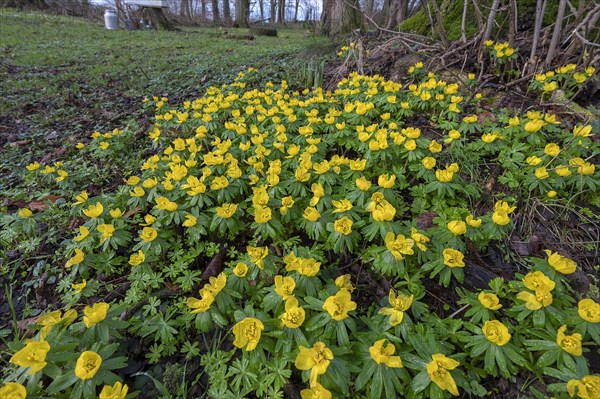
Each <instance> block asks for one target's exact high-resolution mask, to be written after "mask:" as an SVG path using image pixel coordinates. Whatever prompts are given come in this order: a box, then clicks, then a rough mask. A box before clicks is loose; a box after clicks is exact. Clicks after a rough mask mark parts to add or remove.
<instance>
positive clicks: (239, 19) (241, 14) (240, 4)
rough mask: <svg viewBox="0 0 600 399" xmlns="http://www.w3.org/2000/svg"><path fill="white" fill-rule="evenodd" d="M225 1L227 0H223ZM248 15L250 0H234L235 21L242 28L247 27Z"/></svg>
mask: <svg viewBox="0 0 600 399" xmlns="http://www.w3.org/2000/svg"><path fill="white" fill-rule="evenodd" d="M225 2H227V0H225ZM249 17H250V1H249V0H236V1H235V22H236V24H237V25H239V26H240V27H242V28H247V27H248V18H249Z"/></svg>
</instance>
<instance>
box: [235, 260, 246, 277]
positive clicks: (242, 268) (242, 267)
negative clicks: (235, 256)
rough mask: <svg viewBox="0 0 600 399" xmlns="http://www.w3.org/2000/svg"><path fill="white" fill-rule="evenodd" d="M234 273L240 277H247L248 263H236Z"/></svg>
mask: <svg viewBox="0 0 600 399" xmlns="http://www.w3.org/2000/svg"><path fill="white" fill-rule="evenodd" d="M233 274H235V275H236V276H238V277H240V278H241V277H246V275H247V274H248V265H247V264H245V263H244V262H238V264H237V265H235V267H234V268H233Z"/></svg>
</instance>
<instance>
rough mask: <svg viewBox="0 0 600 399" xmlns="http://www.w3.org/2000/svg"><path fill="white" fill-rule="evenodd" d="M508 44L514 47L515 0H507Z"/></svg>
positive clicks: (515, 28) (515, 24) (515, 25)
mask: <svg viewBox="0 0 600 399" xmlns="http://www.w3.org/2000/svg"><path fill="white" fill-rule="evenodd" d="M508 8H509V10H508V24H509V26H508V45H509V46H510V47H513V48H514V47H515V36H516V34H517V20H518V18H517V1H516V0H509V2H508Z"/></svg>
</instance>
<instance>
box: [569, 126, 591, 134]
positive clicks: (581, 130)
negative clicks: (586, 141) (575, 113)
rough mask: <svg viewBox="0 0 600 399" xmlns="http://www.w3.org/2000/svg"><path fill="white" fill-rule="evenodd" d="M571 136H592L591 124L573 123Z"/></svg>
mask: <svg viewBox="0 0 600 399" xmlns="http://www.w3.org/2000/svg"><path fill="white" fill-rule="evenodd" d="M573 136H575V137H590V136H592V125H585V126H582V125H575V126H574V127H573Z"/></svg>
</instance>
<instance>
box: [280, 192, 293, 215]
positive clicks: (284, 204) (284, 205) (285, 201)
mask: <svg viewBox="0 0 600 399" xmlns="http://www.w3.org/2000/svg"><path fill="white" fill-rule="evenodd" d="M292 206H294V199H293V198H292V197H291V196H287V197H283V198H282V199H281V207H280V208H279V212H280V213H281V214H282V215H286V214H287V212H288V210H290V209H291V208H292Z"/></svg>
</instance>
